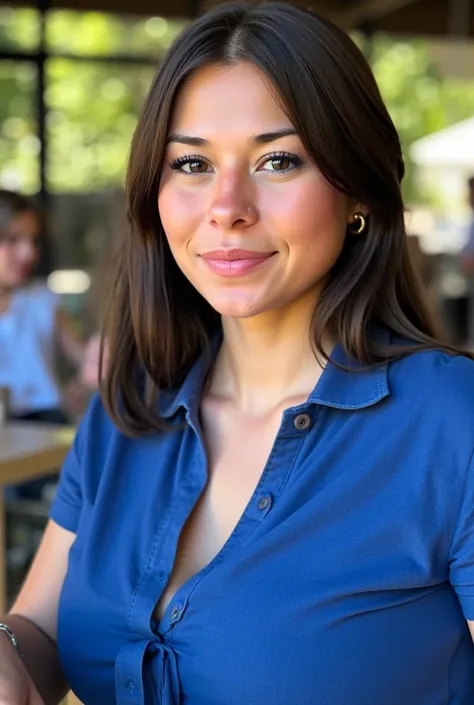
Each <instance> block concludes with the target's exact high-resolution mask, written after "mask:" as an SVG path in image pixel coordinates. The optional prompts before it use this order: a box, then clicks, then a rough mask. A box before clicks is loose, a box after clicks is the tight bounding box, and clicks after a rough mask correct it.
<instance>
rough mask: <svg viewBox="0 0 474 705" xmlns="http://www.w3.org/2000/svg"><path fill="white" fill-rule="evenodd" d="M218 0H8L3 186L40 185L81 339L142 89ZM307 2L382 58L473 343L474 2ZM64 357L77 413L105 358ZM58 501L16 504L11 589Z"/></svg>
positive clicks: (445, 293)
mask: <svg viewBox="0 0 474 705" xmlns="http://www.w3.org/2000/svg"><path fill="white" fill-rule="evenodd" d="M215 4H218V3H217V2H215V1H213V2H198V0H189V1H187V2H186V0H133V2H131V1H130V2H124V1H123V0H116V1H114V2H112V0H51V2H48V0H37V2H36V3H35V2H33V0H32V1H31V2H28V0H24V1H22V2H17V1H16V0H11V2H10V3H6V4H0V189H7V190H9V191H14V192H19V193H21V194H25V195H27V196H30V197H32V198H33V200H34V203H35V205H36V206H37V207H38V209H39V210H40V211H41V213H42V214H43V216H44V220H45V223H44V230H45V237H44V239H43V242H42V247H41V257H40V260H39V264H38V270H37V274H38V275H39V276H40V277H43V278H44V280H45V282H46V286H47V288H48V289H49V291H50V292H51V293H52V294H54V295H55V296H56V297H58V300H59V301H60V305H61V308H62V309H63V310H64V312H65V313H66V314H67V316H68V319H69V321H70V324H71V325H72V328H73V333H74V334H75V335H76V336H77V338H78V339H80V340H83V341H85V342H86V341H87V340H89V339H90V337H91V336H93V334H94V332H95V331H96V330H97V327H98V325H99V321H98V318H99V316H98V314H97V312H98V311H99V310H100V306H101V302H102V301H103V299H104V296H105V293H106V291H105V289H106V281H107V277H105V276H104V272H105V271H107V267H108V260H109V258H110V253H111V252H112V249H113V245H114V242H116V241H117V239H118V238H119V237H120V233H121V232H122V230H123V226H124V197H123V184H124V174H125V166H126V160H127V153H128V149H129V145H130V140H131V136H132V133H133V130H134V127H135V123H136V119H137V114H138V111H139V110H140V106H141V103H142V100H143V98H144V96H145V94H146V92H147V90H148V87H149V85H150V82H151V80H152V78H153V75H154V73H155V71H156V69H157V67H158V66H159V63H160V58H161V56H162V55H163V53H164V52H165V51H166V49H167V48H168V47H169V45H170V44H171V42H172V41H173V40H174V38H175V37H176V35H177V34H178V33H179V32H180V31H181V30H182V29H183V28H184V27H185V26H186V24H187V23H188V22H189V21H190V20H191V19H192V18H194V17H196V16H197V15H198V14H200V13H201V12H202V11H204V10H205V9H207V8H209V7H210V6H212V5H215ZM305 5H307V6H308V5H309V6H313V7H314V9H316V10H317V11H319V12H321V13H322V14H325V15H326V16H328V17H329V18H331V19H332V20H334V21H335V22H336V23H338V24H339V25H340V26H342V27H343V28H344V29H346V30H347V31H349V32H350V33H351V35H352V36H353V38H354V39H355V41H356V42H357V44H358V45H359V46H360V48H361V49H362V51H363V52H364V53H365V55H366V57H367V59H368V60H369V62H370V64H371V66H372V68H373V70H374V72H375V75H376V78H377V80H378V82H379V85H380V88H381V92H382V94H383V97H384V99H385V101H386V104H387V106H388V109H389V111H390V113H391V115H392V118H393V120H394V122H395V124H396V127H397V128H398V131H399V133H400V136H401V140H402V143H403V147H404V153H405V159H406V163H407V176H406V179H405V181H404V184H403V188H404V195H405V200H406V206H407V216H406V217H407V224H408V230H409V233H410V241H409V242H410V249H411V251H412V256H413V259H414V261H415V263H416V266H417V268H418V270H419V273H420V276H421V277H422V279H423V281H424V282H425V285H426V287H427V289H428V291H429V294H430V296H431V298H432V301H433V305H434V306H436V307H437V309H438V311H439V314H440V316H441V318H442V319H443V322H444V324H445V326H446V328H447V330H448V332H449V336H450V338H451V340H452V341H454V342H456V343H460V344H463V345H467V346H472V347H473V348H474V181H471V182H470V181H469V180H470V178H471V177H473V176H474V0H307V1H306V3H305ZM1 316H2V311H1V309H0V322H1ZM1 345H2V343H1V336H0V346H1ZM0 352H1V350H0ZM63 358H64V359H61V357H60V358H59V367H58V375H59V379H60V384H61V387H62V390H63V393H64V404H65V408H66V412H67V417H68V420H69V421H70V422H72V423H74V422H75V421H76V420H77V418H79V417H80V415H81V413H82V411H83V409H84V407H85V404H86V403H87V399H88V396H89V394H90V392H91V391H92V389H93V387H94V372H92V377H91V378H89V380H88V381H87V380H84V379H83V377H81V376H79V377H78V376H77V370H76V369H73V368H74V366H71V365H70V364H69V363H70V361H68V360H67V359H66V358H67V356H63ZM91 380H92V381H91ZM0 386H1V384H0ZM1 454H2V449H1V447H0V461H1ZM1 484H2V483H1V478H0V485H1ZM45 498H46V499H45ZM47 499H48V495H47V494H46V495H45V494H44V492H43V493H41V497H39V498H36V499H35V500H34V501H35V502H36V504H35V503H34V502H33V504H30V505H26V504H25V503H19V502H18V500H17V499H11V501H10V503H9V508H10V509H9V511H10V513H9V517H10V518H9V521H10V525H9V526H10V529H9V532H10V533H9V536H10V538H9V542H8V551H9V553H8V558H9V564H10V570H11V573H12V575H14V577H15V576H16V577H15V579H14V580H12V581H11V582H10V585H11V589H12V591H13V592H14V591H15V590H16V583H17V582H18V580H20V578H21V575H22V574H23V571H24V569H25V565H26V564H27V560H28V556H29V555H31V552H32V550H33V549H34V545H35V544H36V543H37V539H38V536H39V535H40V533H41V530H42V527H43V525H44V517H45V512H46V511H47V509H45V504H44V502H46V504H47ZM38 501H40V504H38ZM41 502H43V504H41ZM35 512H36V514H35ZM28 517H29V518H28ZM1 520H2V517H1V516H0V521H1ZM35 532H36V533H35ZM30 544H31V545H30ZM0 553H1V547H0ZM0 562H1V561H0Z"/></svg>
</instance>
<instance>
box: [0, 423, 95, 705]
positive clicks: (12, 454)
mask: <svg viewBox="0 0 474 705" xmlns="http://www.w3.org/2000/svg"><path fill="white" fill-rule="evenodd" d="M74 434H75V429H74V428H73V427H72V426H71V427H64V426H61V427H59V426H48V425H46V424H37V425H36V424H33V423H24V422H23V423H9V424H7V425H6V426H3V427H1V428H0V614H4V613H5V610H6V601H7V581H6V541H5V538H6V537H5V505H4V501H3V492H2V486H5V485H9V484H16V483H18V482H25V481H27V480H33V479H35V478H37V477H43V476H44V475H51V474H54V473H55V472H56V471H57V470H58V469H59V468H60V467H61V465H62V463H63V460H64V458H65V456H66V453H67V452H68V450H69V449H70V447H71V445H72V441H73V439H74ZM67 705H81V704H80V703H79V700H77V698H76V697H75V696H74V695H73V694H72V693H70V694H69V696H68V698H67Z"/></svg>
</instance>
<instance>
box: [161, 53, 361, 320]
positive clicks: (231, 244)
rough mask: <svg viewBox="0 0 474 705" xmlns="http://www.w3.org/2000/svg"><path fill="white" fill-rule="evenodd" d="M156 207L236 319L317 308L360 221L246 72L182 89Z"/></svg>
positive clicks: (218, 306) (197, 279)
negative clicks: (354, 222)
mask: <svg viewBox="0 0 474 705" xmlns="http://www.w3.org/2000/svg"><path fill="white" fill-rule="evenodd" d="M158 207H159V211H160V216H161V221H162V224H163V227H164V230H165V232H166V236H167V238H168V242H169V246H170V248H171V251H172V253H173V256H174V258H175V259H176V262H177V263H178V266H179V267H180V269H181V270H182V271H183V273H184V274H185V276H186V277H187V278H188V279H189V280H190V282H191V283H192V284H193V285H194V287H195V288H196V289H197V290H198V291H199V292H200V293H201V294H202V296H203V297H204V298H205V299H206V300H207V301H208V302H209V303H210V304H211V306H212V307H213V308H214V309H215V310H216V311H218V312H219V313H220V314H222V315H223V316H229V317H237V318H242V317H249V316H255V315H257V314H260V313H263V312H265V311H268V310H271V309H284V308H286V307H288V306H289V305H291V304H293V303H294V302H295V301H297V300H298V299H300V298H302V297H303V296H304V297H306V296H307V295H308V293H309V292H311V291H313V290H314V295H315V298H317V296H318V295H319V293H320V291H321V289H322V287H323V286H324V283H325V281H326V277H327V275H328V273H329V271H330V270H331V268H332V266H333V265H334V263H335V262H336V260H337V258H338V256H339V254H340V252H341V249H342V246H343V243H344V239H345V236H346V230H347V224H348V222H350V221H351V219H352V215H353V213H354V211H355V203H353V202H351V201H350V199H349V198H348V197H347V196H346V195H344V194H343V193H341V192H340V191H338V190H336V189H335V188H333V186H331V185H330V184H329V183H328V182H327V181H326V179H325V178H324V177H323V176H322V175H321V174H320V173H319V171H318V170H317V169H316V167H315V166H314V164H313V163H312V162H311V161H310V159H309V156H308V154H307V152H306V150H305V149H304V147H303V144H302V142H301V140H300V139H299V137H298V135H297V134H296V132H295V130H294V127H293V125H292V124H291V122H290V121H289V119H288V117H287V116H286V115H285V113H284V112H283V110H282V109H281V107H280V106H279V105H278V103H277V101H276V100H275V97H274V95H273V94H272V92H271V90H270V89H269V88H268V81H265V79H264V77H263V74H262V73H261V72H260V71H259V70H258V69H257V68H255V67H254V66H253V65H252V64H250V63H240V64H237V65H236V66H233V67H231V68H229V67H222V66H219V65H211V66H208V67H205V68H203V69H201V70H199V71H197V72H196V73H194V74H193V75H192V76H191V77H190V78H189V79H188V81H187V83H186V84H185V85H184V87H183V90H182V91H181V93H180V95H179V97H178V99H177V103H176V108H175V111H174V114H173V118H172V124H171V129H170V133H169V142H168V146H167V149H166V154H165V159H164V163H163V173H162V179H161V184H160V189H159V196H158Z"/></svg>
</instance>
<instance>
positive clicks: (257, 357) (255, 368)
mask: <svg viewBox="0 0 474 705" xmlns="http://www.w3.org/2000/svg"><path fill="white" fill-rule="evenodd" d="M314 306H315V296H314V291H313V292H310V293H309V294H308V295H307V296H306V297H304V298H302V299H300V300H299V301H298V302H296V303H295V304H293V305H292V306H291V308H289V309H288V310H283V311H282V310H275V311H268V312H265V313H264V314H261V315H259V316H255V317H252V318H247V319H235V318H233V319H231V318H224V319H223V321H222V326H223V332H224V340H223V344H222V347H221V350H220V352H219V355H218V358H217V360H216V364H215V367H214V370H213V375H212V380H211V383H210V388H209V393H210V394H211V395H213V396H214V395H215V396H217V397H221V398H226V399H228V400H230V401H232V402H233V404H234V405H235V406H236V407H237V408H239V409H240V410H241V411H242V412H245V413H246V414H249V415H256V414H265V413H270V412H271V411H272V410H275V409H276V408H277V407H279V406H280V405H281V404H282V403H283V402H286V403H287V406H293V405H296V404H300V403H302V402H303V401H305V400H306V399H307V397H308V395H309V394H310V393H311V391H312V390H313V388H314V386H315V384H316V382H317V380H318V378H319V377H320V375H321V373H322V370H323V363H322V361H319V360H318V359H317V357H316V355H315V352H314V350H313V347H312V345H311V338H310V324H311V318H312V314H313V311H314Z"/></svg>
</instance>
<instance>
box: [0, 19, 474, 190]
mask: <svg viewBox="0 0 474 705" xmlns="http://www.w3.org/2000/svg"><path fill="white" fill-rule="evenodd" d="M184 24H185V22H184V21H169V20H165V19H164V18H160V17H153V18H149V19H133V18H123V17H114V16H110V15H103V14H99V13H91V12H87V13H77V12H71V11H65V10H55V11H52V12H51V13H50V14H49V17H48V22H47V33H46V39H47V46H48V50H49V51H50V53H51V55H52V58H51V59H49V60H48V62H47V67H46V70H47V85H48V89H47V94H46V101H47V105H48V108H49V110H50V113H49V117H48V124H47V129H48V137H49V149H50V159H49V170H48V181H49V185H50V189H51V190H52V191H53V192H57V193H58V192H65V191H76V192H81V191H97V190H101V189H104V188H107V187H114V186H119V185H121V184H122V183H123V177H124V171H125V163H126V157H127V153H128V149H129V144H130V139H131V135H132V132H133V129H134V126H135V123H136V116H137V113H138V111H139V108H140V105H141V103H142V100H143V97H144V95H145V93H146V91H147V89H148V86H149V84H150V81H151V79H152V76H153V74H154V71H155V68H156V65H158V63H159V59H160V56H161V55H162V54H163V52H164V51H165V50H166V49H167V48H168V47H169V45H170V44H171V42H172V41H173V39H174V38H175V37H176V35H177V34H178V33H179V32H180V31H181V29H182V28H183V26H184ZM38 27H39V23H38V13H37V12H35V11H34V10H26V9H15V10H12V9H10V8H0V50H2V49H5V50H6V49H8V50H15V49H16V50H21V51H23V52H32V51H34V49H35V48H36V47H37V44H38ZM54 54H65V55H67V54H73V55H78V56H83V57H86V56H90V55H94V56H104V57H106V56H113V55H114V54H115V55H120V56H122V57H124V58H125V57H127V56H130V57H139V56H142V57H149V58H150V63H149V65H146V64H142V65H140V64H139V63H133V62H132V61H130V62H129V63H123V62H122V63H115V62H113V63H103V62H95V63H90V62H87V61H83V60H82V61H74V59H73V58H71V59H69V58H64V57H63V58H55V57H54ZM371 61H372V65H373V68H374V72H375V75H376V78H377V80H378V82H379V85H380V87H381V91H382V94H383V96H384V98H385V101H386V103H387V106H388V109H389V111H390V113H391V115H392V117H393V119H394V122H395V124H396V126H397V128H398V130H399V132H400V136H401V140H402V144H403V147H404V150H405V158H406V161H407V167H408V170H407V178H406V180H405V183H404V191H405V197H406V199H407V202H409V203H414V202H423V201H424V202H426V201H429V200H430V199H433V194H427V193H420V192H419V190H418V189H417V184H416V179H415V178H414V172H413V169H412V168H411V164H410V162H409V155H408V147H409V146H410V145H411V144H412V143H413V141H415V140H416V139H418V138H419V137H422V136H424V135H426V134H429V133H430V132H433V131H436V130H439V129H442V128H443V127H446V126H447V125H449V124H453V123H455V122H457V121H459V120H462V119H464V118H467V117H469V116H471V115H472V114H473V113H474V83H473V82H468V81H465V80H464V81H462V80H456V79H454V78H441V77H440V76H439V75H438V73H437V72H436V70H435V67H434V64H433V62H432V60H431V57H430V52H429V47H428V46H427V44H426V43H425V42H423V41H416V40H394V39H392V38H390V37H386V36H383V35H377V36H375V37H374V39H373V42H372V45H371ZM35 76H36V73H35V65H34V63H31V64H30V63H28V62H25V61H24V62H12V61H6V60H3V61H1V62H0V95H1V97H2V100H1V101H0V184H4V185H7V186H8V185H10V186H15V187H18V188H23V189H25V190H27V191H35V190H37V188H38V176H37V167H36V164H37V154H38V147H39V145H38V140H37V138H36V136H35V133H36V121H35V114H34V111H35V102H34V90H35V80H36V78H35Z"/></svg>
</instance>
